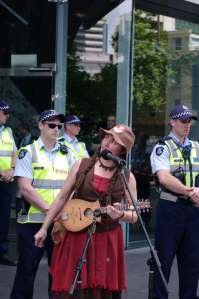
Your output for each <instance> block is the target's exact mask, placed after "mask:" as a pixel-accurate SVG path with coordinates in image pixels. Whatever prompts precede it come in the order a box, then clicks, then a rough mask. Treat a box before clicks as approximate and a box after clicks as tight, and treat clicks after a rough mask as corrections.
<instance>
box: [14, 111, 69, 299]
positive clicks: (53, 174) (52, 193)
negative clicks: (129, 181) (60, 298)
mask: <svg viewBox="0 0 199 299" xmlns="http://www.w3.org/2000/svg"><path fill="white" fill-rule="evenodd" d="M63 121H64V116H63V115H62V114H59V113H57V112H56V111H55V110H46V111H44V112H43V113H42V114H41V115H40V117H39V123H38V126H39V130H40V137H39V138H38V140H36V141H35V142H34V143H33V144H30V145H27V146H26V147H24V148H21V149H20V151H19V154H18V158H17V162H16V169H15V176H17V178H18V186H19V191H20V193H21V195H22V197H23V198H24V201H23V202H22V207H21V210H20V212H19V214H18V219H17V221H18V237H19V238H18V240H19V242H18V243H19V244H18V245H19V261H18V265H17V272H16V276H15V281H14V285H13V288H12V292H11V297H10V298H12V299H19V298H20V299H32V298H33V288H34V280H35V276H36V272H37V270H38V267H39V263H40V260H41V258H42V256H43V253H44V250H46V251H47V256H48V263H49V264H50V258H51V250H52V240H51V237H50V232H49V235H48V238H47V241H46V243H45V246H44V248H40V249H39V248H37V247H35V246H34V235H35V233H36V232H37V231H38V229H39V228H40V227H41V225H42V223H43V221H44V218H45V215H46V213H47V212H48V208H49V207H50V205H51V204H52V202H53V201H54V199H55V197H56V195H57V193H58V192H59V191H60V189H61V188H62V186H63V184H64V180H65V178H66V177H67V174H68V171H69V168H70V167H71V166H72V164H73V162H74V160H73V158H72V154H71V153H70V152H69V151H68V150H67V147H66V146H65V145H62V144H59V143H58V141H57V139H58V136H59V132H60V130H61V128H62V124H61V122H63ZM49 288H50V285H49Z"/></svg>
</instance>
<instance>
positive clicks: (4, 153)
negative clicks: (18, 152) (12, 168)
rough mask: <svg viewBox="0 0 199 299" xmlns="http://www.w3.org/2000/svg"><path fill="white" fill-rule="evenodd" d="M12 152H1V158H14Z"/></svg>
mask: <svg viewBox="0 0 199 299" xmlns="http://www.w3.org/2000/svg"><path fill="white" fill-rule="evenodd" d="M12 154H13V152H12V151H0V157H12Z"/></svg>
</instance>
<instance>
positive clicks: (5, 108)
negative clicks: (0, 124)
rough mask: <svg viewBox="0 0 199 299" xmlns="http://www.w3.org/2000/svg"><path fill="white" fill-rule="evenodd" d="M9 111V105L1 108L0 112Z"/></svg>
mask: <svg viewBox="0 0 199 299" xmlns="http://www.w3.org/2000/svg"><path fill="white" fill-rule="evenodd" d="M8 109H10V107H9V106H8V105H7V106H2V107H0V110H8Z"/></svg>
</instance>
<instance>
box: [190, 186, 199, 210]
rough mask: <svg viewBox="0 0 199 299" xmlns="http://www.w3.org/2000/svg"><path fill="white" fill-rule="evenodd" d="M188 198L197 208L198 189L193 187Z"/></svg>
mask: <svg viewBox="0 0 199 299" xmlns="http://www.w3.org/2000/svg"><path fill="white" fill-rule="evenodd" d="M189 197H190V199H191V201H192V202H193V203H194V205H195V206H196V207H198V208H199V188H198V187H193V188H191V190H190V192H189Z"/></svg>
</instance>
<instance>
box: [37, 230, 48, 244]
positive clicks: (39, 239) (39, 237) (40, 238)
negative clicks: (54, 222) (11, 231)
mask: <svg viewBox="0 0 199 299" xmlns="http://www.w3.org/2000/svg"><path fill="white" fill-rule="evenodd" d="M46 237H47V230H46V229H45V228H41V229H40V230H39V231H38V232H37V233H36V234H35V235H34V238H35V246H37V247H40V248H41V247H43V246H44V241H45V239H46Z"/></svg>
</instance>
